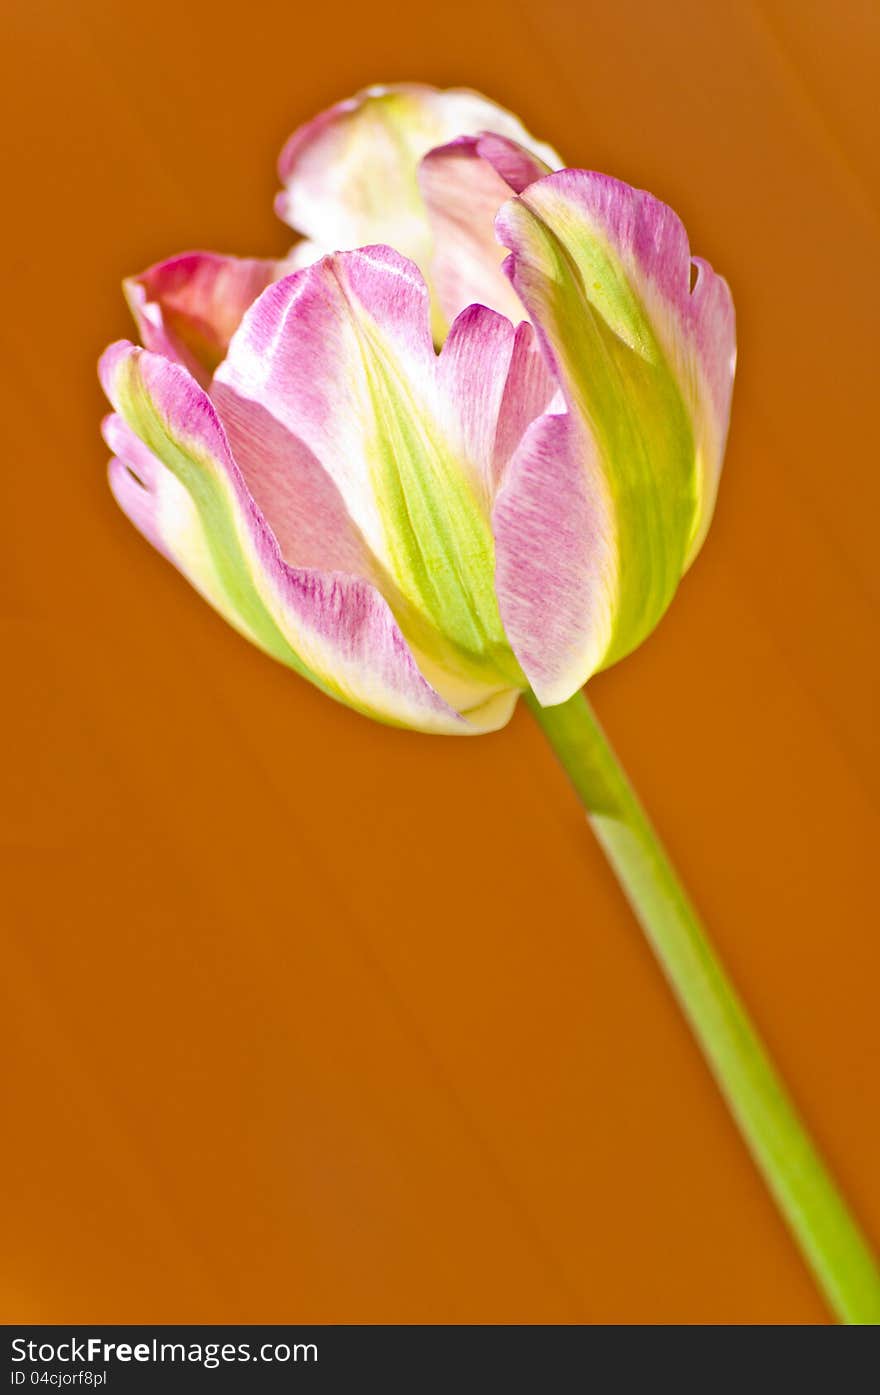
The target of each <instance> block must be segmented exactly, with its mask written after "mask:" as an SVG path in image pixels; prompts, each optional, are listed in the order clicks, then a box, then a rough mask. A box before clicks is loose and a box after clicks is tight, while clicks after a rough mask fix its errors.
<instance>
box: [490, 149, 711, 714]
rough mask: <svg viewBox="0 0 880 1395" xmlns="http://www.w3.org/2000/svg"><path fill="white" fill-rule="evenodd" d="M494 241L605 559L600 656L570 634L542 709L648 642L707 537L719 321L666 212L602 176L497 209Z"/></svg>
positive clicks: (548, 180)
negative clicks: (534, 335) (532, 329)
mask: <svg viewBox="0 0 880 1395" xmlns="http://www.w3.org/2000/svg"><path fill="white" fill-rule="evenodd" d="M497 227H498V231H499V236H500V237H501V239H502V241H503V242H504V243H505V244H506V245H507V246H508V247H509V248H510V249H511V252H512V255H511V257H510V259H509V261H508V263H507V265H506V269H507V271H508V274H509V275H510V277H511V281H512V283H513V285H514V287H515V288H516V290H517V292H518V294H519V296H520V298H521V299H522V301H523V303H524V305H525V306H526V308H527V309H528V311H529V314H530V316H531V318H532V321H533V323H534V324H535V325H536V327H537V329H538V332H539V335H540V336H541V339H542V342H543V344H544V348H545V352H546V353H547V356H548V361H549V362H550V363H551V365H552V366H553V368H554V371H555V373H556V375H557V377H558V379H559V382H560V385H561V386H562V388H563V390H564V393H565V397H566V401H567V405H568V407H569V410H570V412H571V413H572V415H573V416H574V417H576V419H577V424H578V425H577V432H578V440H579V443H580V445H579V449H580V451H581V456H582V462H581V463H582V469H583V471H584V474H585V477H586V480H587V492H588V494H589V496H590V498H591V499H592V500H593V501H594V503H595V505H596V506H597V507H598V514H597V517H599V518H600V519H601V522H600V525H599V529H600V533H601V536H602V538H603V539H604V540H605V546H606V550H607V552H608V556H607V565H603V568H602V573H603V577H604V578H605V580H604V582H603V585H604V586H605V587H612V588H613V592H612V594H611V596H610V613H611V615H612V617H613V619H612V623H611V625H610V627H609V626H607V625H606V626H605V632H604V635H605V637H604V639H603V641H602V643H604V652H601V653H598V652H597V649H598V648H600V647H601V645H599V644H598V642H597V639H596V637H595V636H594V635H590V636H589V637H587V636H584V637H583V638H584V641H585V642H584V645H583V649H582V653H581V657H580V661H579V663H576V664H571V665H570V666H567V667H566V668H565V669H564V670H560V672H559V673H558V674H557V675H556V676H555V678H551V677H550V676H549V675H546V674H545V675H544V682H545V687H544V693H543V696H544V700H546V701H553V702H556V701H562V700H563V699H564V698H565V697H567V696H568V695H569V693H570V692H571V691H573V689H574V687H576V686H578V684H579V683H582V682H584V681H585V680H586V678H587V677H589V674H590V673H591V672H593V671H594V670H595V668H597V667H601V666H603V665H606V664H608V663H611V662H612V661H613V660H615V659H617V658H619V657H621V656H622V655H623V654H625V653H627V652H628V651H629V650H630V649H632V648H634V647H635V646H636V645H637V644H638V643H639V642H640V641H641V640H642V639H643V638H644V637H645V635H646V634H647V633H648V632H649V631H650V630H651V629H652V628H653V626H654V625H655V624H656V622H657V620H658V619H659V618H660V616H661V615H662V613H663V611H664V610H665V608H666V606H667V605H668V603H669V601H670V599H671V597H672V594H673V592H674V591H675V588H676V586H677V584H678V581H679V579H680V576H681V574H682V572H683V570H684V569H685V567H686V566H687V565H688V563H689V562H690V560H691V559H692V557H693V556H694V553H695V551H696V549H697V547H698V546H699V542H700V540H701V539H702V536H703V534H704V533H705V529H706V527H707V525H708V519H709V516H710V514H711V509H712V504H713V501H714V496H715V490H716V486H717V479H718V472H719V470H720V466H721V458H722V453H723V448H724V439H725V435H726V430H727V418H728V412H729V404H730V393H731V386H732V379H733V363H734V325H733V309H732V304H731V301H730V294H729V291H728V289H727V287H726V285H725V283H724V282H723V281H722V280H721V278H720V277H717V276H715V275H714V273H713V272H712V271H711V269H710V268H709V267H708V266H706V265H705V263H701V264H700V265H699V274H698V277H697V282H696V286H695V288H694V290H693V292H692V291H691V286H690V273H691V258H690V252H689V249H688V243H687V237H686V234H685V232H684V229H683V227H682V225H681V223H680V221H679V219H678V218H677V217H676V215H675V214H674V213H673V212H672V211H671V209H669V208H667V207H666V205H664V204H662V203H660V202H659V201H658V200H657V199H655V198H653V197H652V196H651V195H650V194H646V193H643V192H641V191H639V190H635V189H631V188H630V187H629V186H628V185H625V184H621V183H619V182H618V181H617V180H613V179H609V178H607V177H606V176H604V175H599V174H593V173H590V172H587V171H585V170H564V171H562V172H561V173H558V174H552V175H548V176H546V177H545V178H544V179H541V180H539V181H538V182H537V183H535V184H532V185H531V186H530V187H529V188H528V189H526V190H525V191H524V192H523V193H522V194H521V195H520V196H519V197H518V198H515V199H513V200H511V201H510V202H509V203H508V204H506V205H505V207H504V208H503V209H502V211H501V214H500V215H499V218H498V223H497ZM593 542H594V540H593V539H592V538H585V540H584V547H585V548H586V547H588V546H592V545H593ZM546 564H547V566H548V568H551V569H552V566H553V557H552V554H551V553H550V552H548V553H547V556H546ZM586 576H587V573H585V574H584V578H583V584H584V585H585V586H586V585H587V581H586ZM585 603H586V597H585ZM587 639H589V642H587ZM530 676H531V675H530ZM539 696H541V694H540V693H539Z"/></svg>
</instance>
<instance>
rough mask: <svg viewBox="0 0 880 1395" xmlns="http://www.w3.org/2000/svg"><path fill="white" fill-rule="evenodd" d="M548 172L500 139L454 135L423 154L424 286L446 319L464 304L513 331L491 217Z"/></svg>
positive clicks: (517, 307)
mask: <svg viewBox="0 0 880 1395" xmlns="http://www.w3.org/2000/svg"><path fill="white" fill-rule="evenodd" d="M549 173H550V166H549V165H548V164H546V163H545V162H544V161H543V160H541V159H540V158H539V157H538V156H537V155H535V154H533V153H532V152H531V151H529V150H527V149H526V148H525V147H524V146H521V145H518V144H517V143H516V141H512V140H509V139H507V138H506V137H504V136H497V135H491V134H490V135H482V136H460V137H459V138H458V139H457V140H454V141H450V143H449V144H448V145H441V146H438V147H437V148H436V149H434V150H430V151H429V152H428V154H427V155H426V156H425V158H424V159H423V160H422V162H421V164H420V166H419V187H420V189H421V192H422V198H423V199H424V202H425V207H426V209H427V211H428V219H429V222H430V224H431V231H432V234H433V251H432V256H431V279H432V284H433V287H434V291H435V294H436V296H437V300H438V301H439V304H440V307H441V309H442V311H443V313H444V315H445V316H446V318H447V319H448V320H453V319H454V318H455V316H456V315H457V314H458V313H459V311H461V310H463V309H464V308H465V306H466V305H471V304H473V303H477V304H481V305H490V306H491V307H492V308H493V309H494V310H498V311H500V312H501V314H502V315H506V316H507V318H508V319H509V320H512V321H513V323H514V324H516V323H517V321H518V320H522V319H524V318H525V316H526V311H525V310H524V309H523V306H522V303H521V302H520V299H519V297H518V296H517V294H516V292H515V291H514V289H513V287H512V286H511V284H510V281H509V280H508V278H507V277H506V276H505V274H504V272H503V270H502V262H503V261H504V258H505V256H506V251H505V249H504V248H503V247H502V246H501V244H500V242H499V241H498V238H497V236H496V234H495V215H496V214H497V212H498V210H499V208H500V207H501V205H502V204H503V203H504V202H505V201H506V200H507V199H509V198H510V195H511V193H514V194H519V193H521V192H522V190H523V189H525V188H527V187H528V185H529V184H532V183H533V182H534V181H535V180H536V179H540V178H541V177H542V176H543V175H545V174H549Z"/></svg>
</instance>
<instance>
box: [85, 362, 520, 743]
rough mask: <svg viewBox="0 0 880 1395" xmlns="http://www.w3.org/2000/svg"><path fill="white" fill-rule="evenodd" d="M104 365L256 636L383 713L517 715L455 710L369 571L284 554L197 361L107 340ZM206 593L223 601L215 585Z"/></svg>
mask: <svg viewBox="0 0 880 1395" xmlns="http://www.w3.org/2000/svg"><path fill="white" fill-rule="evenodd" d="M100 370H101V380H102V383H103V385H104V388H105V391H106V392H107V395H108V397H109V398H110V400H111V402H112V403H113V405H114V406H115V408H116V410H117V412H118V413H119V414H120V415H121V416H123V417H124V419H125V422H126V424H127V426H128V428H129V429H130V431H131V432H133V433H134V435H135V436H136V437H137V439H138V440H139V441H140V442H141V444H142V445H143V446H144V447H146V449H147V451H148V452H149V453H150V454H151V455H155V456H157V457H158V459H159V461H160V462H161V466H162V469H163V470H164V471H165V472H166V473H167V474H170V475H173V477H174V481H175V483H176V484H177V485H178V487H180V488H182V489H183V491H184V492H185V493H186V495H187V498H188V499H189V500H190V501H191V503H192V505H193V511H194V514H195V517H196V520H197V523H198V527H199V529H200V538H199V540H198V546H204V547H205V548H206V549H207V554H208V563H209V566H210V568H211V571H212V577H213V581H214V583H215V585H216V587H217V589H218V592H219V597H220V602H221V603H220V604H219V605H218V608H219V609H221V613H223V614H224V615H226V617H227V618H230V619H232V620H233V623H236V624H237V625H238V627H239V628H240V629H241V630H242V631H243V632H244V633H246V634H247V635H248V636H249V637H250V638H252V639H253V640H254V642H255V643H258V644H260V645H261V646H262V647H263V648H265V649H266V650H267V651H268V652H269V653H272V654H273V655H274V656H275V657H276V658H279V659H280V660H282V662H286V663H288V664H289V665H290V666H291V667H293V668H295V669H297V671H298V672H300V673H302V674H303V675H304V676H306V677H308V678H310V679H311V681H313V682H315V683H316V684H317V685H318V686H319V687H321V688H322V689H324V691H326V692H328V693H330V694H331V695H332V696H334V697H336V698H338V699H339V700H341V701H343V702H345V703H347V704H349V705H350V706H353V707H355V708H357V709H358V710H360V711H363V712H365V713H366V714H367V715H369V716H372V717H376V718H378V719H380V720H382V721H386V722H391V723H394V724H398V725H403V726H413V727H417V728H419V729H422V730H426V731H433V732H450V733H456V734H467V733H469V732H473V731H478V730H487V729H490V728H494V726H497V725H501V724H503V721H505V720H507V718H508V717H509V715H510V710H511V708H512V701H510V702H508V703H507V708H506V711H505V705H504V704H502V703H499V702H496V703H494V704H491V703H489V704H486V707H485V710H484V711H483V712H475V713H473V714H469V716H470V720H467V719H465V718H463V717H462V716H461V715H459V713H457V712H456V711H454V709H452V708H451V707H450V706H449V704H448V703H446V702H445V701H444V700H443V699H442V698H441V697H440V696H439V694H438V693H437V692H436V691H435V690H434V689H433V688H432V687H431V685H430V684H429V683H428V682H427V680H426V679H425V678H424V677H423V675H422V673H421V672H420V671H419V668H418V666H417V664H416V662H415V659H414V658H413V655H412V652H411V650H410V649H409V646H408V645H407V644H406V641H405V640H404V638H403V636H402V634H401V632H400V629H399V627H398V625H397V623H396V621H395V620H394V617H393V615H392V614H391V611H390V609H389V607H388V605H387V603H386V601H385V600H384V598H383V597H382V596H381V595H379V593H378V592H377V591H376V590H375V588H374V587H373V586H371V585H370V583H369V582H367V581H364V580H363V579H361V578H356V577H349V576H344V575H342V574H339V573H335V574H334V573H324V572H321V571H317V570H313V569H308V568H294V567H290V566H288V565H287V564H286V563H285V562H284V560H283V558H282V557H281V554H280V550H279V547H278V543H277V541H276V539H275V537H274V535H273V533H272V531H271V529H270V528H269V526H268V525H267V523H266V521H265V519H264V518H263V516H262V514H261V512H260V510H259V509H258V508H257V506H256V504H255V503H254V501H253V499H252V497H251V495H250V493H249V491H248V489H247V486H246V484H245V481H244V479H243V477H242V474H241V472H240V470H239V468H238V466H237V464H236V462H235V460H234V459H233V456H232V453H231V451H230V449H229V444H228V441H227V438H226V435H225V432H224V430H223V427H222V425H221V423H220V421H219V418H218V417H217V414H216V411H215V409H214V407H213V405H212V403H211V401H210V399H209V398H208V397H207V396H206V394H205V393H204V392H203V391H202V390H201V388H200V387H199V386H198V384H197V383H196V382H195V381H194V380H193V379H192V377H191V376H190V375H189V374H188V373H187V372H186V370H185V369H183V368H182V367H180V366H179V365H177V364H174V363H171V362H169V361H168V360H166V359H164V358H162V357H160V356H158V355H155V354H151V353H148V352H146V351H144V350H142V349H138V348H136V347H135V346H133V345H131V344H126V343H120V344H115V345H111V347H110V348H109V349H108V350H107V351H106V353H105V354H104V356H103V358H102V360H101V366H100ZM111 439H112V441H113V443H114V446H120V447H121V448H122V449H123V450H125V451H126V454H127V455H128V456H129V459H130V463H131V468H134V469H138V468H141V469H143V470H144V473H149V470H148V469H147V467H146V461H145V459H144V457H143V454H142V452H141V451H140V450H138V449H137V448H135V449H134V450H133V451H132V449H131V442H130V439H129V437H128V434H127V433H126V432H124V431H123V430H122V429H121V428H118V427H116V426H114V427H112V428H111ZM113 474H114V483H115V485H116V486H117V487H118V486H119V485H120V484H122V488H121V489H119V494H118V497H119V496H121V498H120V501H121V502H122V504H123V507H125V508H126V511H127V512H129V513H130V516H132V517H133V521H135V522H136V524H137V525H138V526H139V527H140V526H141V524H142V522H143V514H142V513H140V514H139V513H138V506H136V505H135V506H132V498H131V496H130V495H129V494H128V493H127V492H126V491H127V486H126V485H125V484H124V483H123V482H122V481H121V478H120V472H119V470H118V469H116V468H114V471H113ZM129 478H131V479H132V484H133V485H134V486H135V487H136V488H141V487H142V485H141V484H137V483H136V482H135V481H134V479H133V478H132V477H131V476H129ZM162 478H163V476H162V474H161V472H159V473H158V474H157V473H156V472H155V471H153V473H152V475H151V479H150V480H149V481H148V480H146V479H144V480H143V484H144V485H146V486H147V488H148V490H149V489H150V488H151V487H154V486H155V484H156V481H157V479H160V480H161V479H162ZM151 526H152V525H150V524H149V520H148V526H147V527H145V528H142V531H144V532H145V534H146V535H147V536H148V537H151V531H150V528H151ZM151 540H152V537H151ZM163 540H166V541H167V537H166V536H165V535H164V534H163ZM178 541H179V540H178ZM174 560H175V561H176V562H177V564H178V565H180V566H181V568H182V570H184V571H187V574H189V567H190V566H191V565H192V559H191V558H190V557H188V556H185V555H181V554H180V553H179V552H178V554H177V555H175V556H174ZM205 594H207V595H208V598H209V599H212V600H214V595H212V594H211V592H210V591H208V590H206V592H205ZM215 603H216V601H215Z"/></svg>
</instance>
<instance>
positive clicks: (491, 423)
mask: <svg viewBox="0 0 880 1395" xmlns="http://www.w3.org/2000/svg"><path fill="white" fill-rule="evenodd" d="M439 380H440V387H441V395H442V399H443V403H444V409H445V419H446V422H447V430H448V432H449V435H450V438H451V439H453V440H454V441H455V442H456V444H457V447H458V450H459V452H460V454H461V458H462V460H463V461H464V462H468V463H469V465H470V466H471V468H472V469H473V478H474V480H475V481H476V482H478V487H479V489H480V491H481V494H482V496H483V498H484V499H485V501H486V505H487V507H490V506H491V503H492V501H493V499H494V497H495V494H496V492H497V490H498V487H499V485H500V483H501V480H502V477H503V475H504V471H505V469H506V467H507V464H508V462H509V460H510V458H511V456H512V455H513V453H514V451H515V450H516V448H517V447H518V445H519V443H520V441H521V440H522V437H523V434H524V432H525V430H526V428H527V427H528V426H529V425H530V423H531V422H532V421H534V420H535V418H536V417H538V416H540V415H541V414H542V413H543V412H544V411H546V410H547V407H548V406H549V404H550V402H551V400H552V399H553V397H554V394H555V392H556V383H555V381H554V380H553V378H552V377H551V375H550V372H549V370H548V369H547V366H546V364H545V362H544V359H543V356H542V354H541V351H540V349H539V347H538V345H537V342H536V339H535V335H534V333H533V331H532V328H531V326H530V325H528V324H525V323H522V324H520V325H519V326H518V327H517V328H516V329H514V327H513V325H512V324H511V323H510V321H509V320H507V319H505V318H504V317H503V316H502V315H500V314H498V313H497V312H496V311H495V310H489V309H487V308H486V307H485V306H484V305H469V306H468V307H467V309H465V310H462V312H461V314H460V315H459V316H458V317H457V319H456V320H455V321H454V323H453V325H452V327H451V329H450V331H449V335H448V337H447V339H446V342H445V344H444V345H443V348H442V350H441V353H440V360H439Z"/></svg>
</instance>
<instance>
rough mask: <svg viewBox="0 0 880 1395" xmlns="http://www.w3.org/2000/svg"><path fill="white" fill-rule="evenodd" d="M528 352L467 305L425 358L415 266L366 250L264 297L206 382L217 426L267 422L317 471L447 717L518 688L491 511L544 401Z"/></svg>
mask: <svg viewBox="0 0 880 1395" xmlns="http://www.w3.org/2000/svg"><path fill="white" fill-rule="evenodd" d="M529 339H530V332H529V331H525V332H524V333H523V334H521V335H520V336H519V338H518V337H517V334H516V332H515V331H514V329H513V327H512V326H511V325H510V323H509V322H508V321H506V320H503V319H502V318H501V317H500V316H498V315H496V314H495V313H494V312H492V311H490V310H485V309H481V308H479V307H473V308H472V312H468V314H467V315H466V316H462V317H461V321H460V322H459V323H457V324H456V325H454V326H453V329H452V332H451V333H450V336H449V340H448V342H447V346H446V347H445V348H444V351H443V354H442V355H441V356H440V358H438V356H437V355H436V353H435V351H434V348H433V345H432V342H431V336H430V331H429V324H428V306H427V292H426V288H425V285H424V282H423V281H422V279H421V277H420V276H419V274H418V271H417V269H416V268H415V267H414V266H413V265H412V263H410V262H408V261H406V260H405V259H403V258H402V257H400V256H398V255H397V253H396V252H393V251H392V250H391V249H390V248H387V247H372V248H365V249H362V250H361V251H359V252H348V253H340V254H337V255H336V256H333V257H328V258H325V260H324V261H323V262H321V263H319V264H318V265H316V266H313V267H310V268H307V269H306V270H304V271H301V272H300V273H298V274H297V275H296V276H292V277H288V278H286V279H285V280H284V281H280V282H278V283H277V284H276V285H275V286H272V287H270V289H269V290H267V291H266V292H265V293H264V294H263V295H262V296H261V298H260V300H259V301H258V302H257V303H256V305H255V306H254V307H253V309H252V310H251V311H250V312H249V313H248V315H246V316H245V319H244V321H243V323H242V326H241V329H240V330H239V332H238V333H237V334H236V335H235V337H234V339H233V341H232V343H231V345H230V348H229V353H228V356H227V358H226V361H225V362H224V364H223V365H222V366H221V368H220V369H219V371H218V374H217V378H216V382H215V388H214V393H215V397H216V399H217V401H218V402H219V403H220V407H221V411H222V412H223V413H224V416H226V417H232V416H237V417H238V418H239V419H240V421H241V423H242V425H244V423H245V422H246V419H247V417H246V413H247V412H248V411H251V412H254V411H259V412H261V413H265V414H267V415H268V416H269V417H272V418H274V420H275V422H276V423H277V425H278V427H280V428H281V429H283V430H284V431H285V432H286V433H287V434H288V435H289V436H290V437H292V438H295V439H296V440H298V441H299V442H301V443H302V446H304V447H306V448H307V449H308V450H309V451H310V452H311V454H312V455H313V456H314V458H315V459H316V460H317V461H319V462H320V464H321V465H322V466H323V468H324V470H325V471H326V473H327V475H328V476H329V477H330V478H331V479H332V481H333V483H334V485H335V486H336V488H337V489H338V491H339V494H340V495H341V496H342V498H343V499H344V501H345V504H346V506H347V509H348V513H349V515H350V517H351V519H352V521H353V524H354V526H356V528H357V530H358V532H359V534H360V535H361V536H362V537H363V538H364V539H366V542H367V544H368V545H369V548H370V550H371V552H372V554H373V555H374V557H375V558H376V562H377V565H378V566H379V567H380V568H381V569H382V573H383V574H384V575H385V576H386V577H387V578H388V582H389V586H388V587H386V586H383V590H384V591H385V594H386V596H387V597H388V600H389V602H390V603H391V605H392V608H393V609H394V611H395V614H396V615H397V617H398V619H399V621H400V623H401V625H402V626H403V629H404V633H405V634H406V635H407V638H408V639H409V640H410V642H411V643H412V644H413V645H414V646H415V647H416V648H417V650H418V652H419V656H420V662H423V659H424V656H425V655H426V654H427V653H430V655H431V658H432V659H433V662H434V665H435V666H434V667H433V668H432V669H431V672H430V676H431V679H432V682H434V683H435V685H436V686H438V687H439V688H440V690H441V691H442V692H443V693H444V695H445V696H447V697H449V698H450V700H452V701H454V702H455V703H456V705H457V706H458V705H460V703H461V702H462V698H463V695H464V694H465V693H466V692H468V691H471V692H472V693H474V694H476V692H477V691H479V690H482V691H483V692H486V691H496V692H497V691H498V690H499V689H501V688H510V687H520V686H522V675H521V673H520V670H519V667H518V665H517V664H516V662H515V660H514V659H513V656H512V654H511V652H510V649H509V646H508V644H507V640H506V637H505V635H504V630H503V627H502V624H501V619H500V616H499V613H498V605H497V600H496V596H495V588H494V560H495V559H494V544H493V540H492V532H491V522H490V506H491V498H492V495H493V493H494V490H495V487H496V479H497V475H498V474H499V473H500V471H501V470H502V469H503V465H504V463H506V460H507V459H508V458H509V456H510V454H511V453H512V450H513V448H514V445H515V444H516V443H517V442H518V438H519V435H521V433H522V430H523V429H524V426H525V424H526V422H525V418H526V416H528V415H529V414H530V413H533V412H537V411H540V410H542V409H543V407H544V406H545V405H546V402H547V400H548V398H549V396H550V394H551V392H552V391H553V386H554V385H553V383H552V381H551V380H550V379H549V376H548V375H547V373H546V370H545V368H544V367H543V365H542V363H541V361H540V359H539V357H538V355H537V354H536V353H535V352H534V350H533V349H532V348H531V347H530V343H529V342H528V341H529ZM226 394H231V395H232V398H231V399H230V397H228V396H227V395H226ZM233 400H234V401H235V403H236V404H237V405H235V406H233ZM246 404H250V407H249V408H248V407H247V405H246ZM253 488H254V489H255V490H257V488H258V485H257V483H256V481H255V482H254V484H253ZM270 521H271V519H270ZM274 526H275V527H276V530H277V528H279V527H280V526H281V525H280V523H279V524H275V525H274ZM389 587H390V589H389ZM450 685H451V686H450ZM473 700H474V699H473V698H471V701H473Z"/></svg>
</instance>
